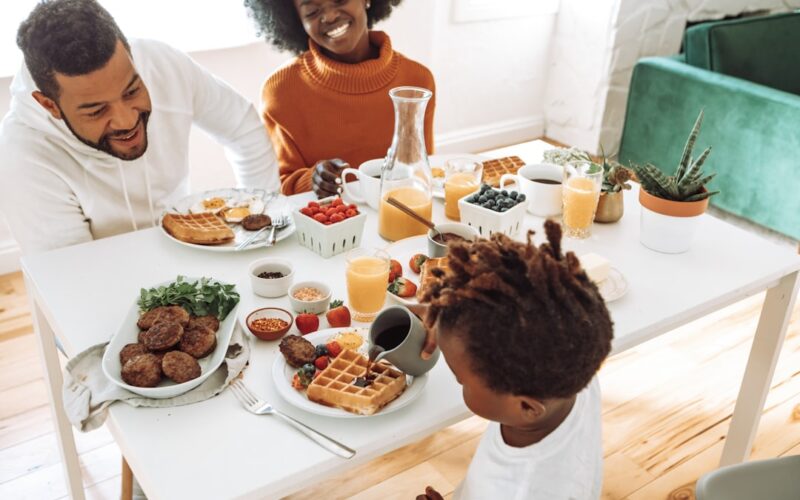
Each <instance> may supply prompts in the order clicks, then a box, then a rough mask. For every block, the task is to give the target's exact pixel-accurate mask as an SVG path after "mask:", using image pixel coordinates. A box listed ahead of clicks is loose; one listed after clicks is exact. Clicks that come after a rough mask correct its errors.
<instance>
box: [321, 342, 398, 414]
mask: <svg viewBox="0 0 800 500" xmlns="http://www.w3.org/2000/svg"><path fill="white" fill-rule="evenodd" d="M367 363H368V361H367V358H365V357H364V356H362V355H361V354H359V353H357V352H356V351H352V350H350V349H347V350H344V351H342V352H341V353H340V354H339V356H337V357H336V358H334V359H332V360H331V362H330V364H329V365H328V366H327V367H326V368H325V369H324V370H322V372H321V373H320V374H319V375H317V376H316V378H314V380H312V381H311V383H310V384H309V385H308V389H307V391H306V395H307V396H308V399H310V400H311V401H314V402H315V403H319V404H323V405H325V406H333V407H335V408H341V409H342V410H345V411H349V412H350V413H356V414H358V415H373V414H374V413H376V412H377V411H378V410H380V409H381V408H383V407H384V406H386V405H387V404H389V403H390V402H392V401H394V400H395V399H396V398H397V397H399V396H400V395H401V394H402V393H403V391H405V390H406V375H405V374H404V373H403V372H401V371H399V370H396V369H395V368H392V367H391V366H390V365H389V364H388V363H386V362H384V361H378V362H377V363H374V364H373V365H372V373H373V374H375V375H377V376H376V377H375V380H373V381H372V384H371V385H369V386H367V387H358V386H356V385H353V381H355V379H356V378H357V377H363V376H365V375H366V373H367Z"/></svg>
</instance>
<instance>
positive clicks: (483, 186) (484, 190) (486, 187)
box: [481, 184, 490, 194]
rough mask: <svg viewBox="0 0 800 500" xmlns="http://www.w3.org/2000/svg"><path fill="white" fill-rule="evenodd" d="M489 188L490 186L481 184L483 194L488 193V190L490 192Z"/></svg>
mask: <svg viewBox="0 0 800 500" xmlns="http://www.w3.org/2000/svg"><path fill="white" fill-rule="evenodd" d="M489 187H490V186H489V185H488V184H481V194H483V193H485V192H486V191H488V190H489Z"/></svg>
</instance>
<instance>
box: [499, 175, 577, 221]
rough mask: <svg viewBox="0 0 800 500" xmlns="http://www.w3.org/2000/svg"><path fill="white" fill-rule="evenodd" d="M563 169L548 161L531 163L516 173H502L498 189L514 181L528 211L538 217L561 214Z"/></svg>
mask: <svg viewBox="0 0 800 500" xmlns="http://www.w3.org/2000/svg"><path fill="white" fill-rule="evenodd" d="M563 176H564V169H563V167H561V166H560V165H553V164H550V163H533V164H529V165H525V166H523V167H522V168H520V169H519V170H518V171H517V173H516V174H503V176H502V177H500V189H506V188H505V186H506V184H507V182H511V181H513V182H516V183H517V187H518V188H519V191H520V192H521V193H524V194H525V197H526V198H527V200H526V201H527V202H528V212H530V213H532V214H533V215H538V216H539V217H552V216H556V215H560V214H561V181H562V179H563Z"/></svg>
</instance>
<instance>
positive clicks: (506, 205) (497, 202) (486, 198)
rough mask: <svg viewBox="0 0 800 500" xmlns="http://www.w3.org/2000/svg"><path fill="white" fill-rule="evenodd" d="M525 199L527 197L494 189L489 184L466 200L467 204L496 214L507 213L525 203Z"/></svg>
mask: <svg viewBox="0 0 800 500" xmlns="http://www.w3.org/2000/svg"><path fill="white" fill-rule="evenodd" d="M525 199H526V197H525V195H524V194H522V193H517V192H516V191H511V192H509V191H506V190H505V189H493V188H492V187H491V186H489V185H488V184H483V185H481V189H480V191H478V192H477V193H475V194H473V195H471V196H468V197H467V198H466V202H467V203H471V204H473V205H478V206H480V207H483V208H488V209H489V210H493V211H495V212H507V211H508V210H510V209H512V208H514V207H515V206H517V205H518V204H520V203H522V202H524V201H525Z"/></svg>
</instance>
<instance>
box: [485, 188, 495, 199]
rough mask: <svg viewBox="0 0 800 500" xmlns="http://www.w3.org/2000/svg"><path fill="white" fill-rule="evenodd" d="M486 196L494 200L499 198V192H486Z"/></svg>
mask: <svg viewBox="0 0 800 500" xmlns="http://www.w3.org/2000/svg"><path fill="white" fill-rule="evenodd" d="M485 196H486V197H487V198H494V197H495V196H497V191H493V190H489V191H486V194H485Z"/></svg>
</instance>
